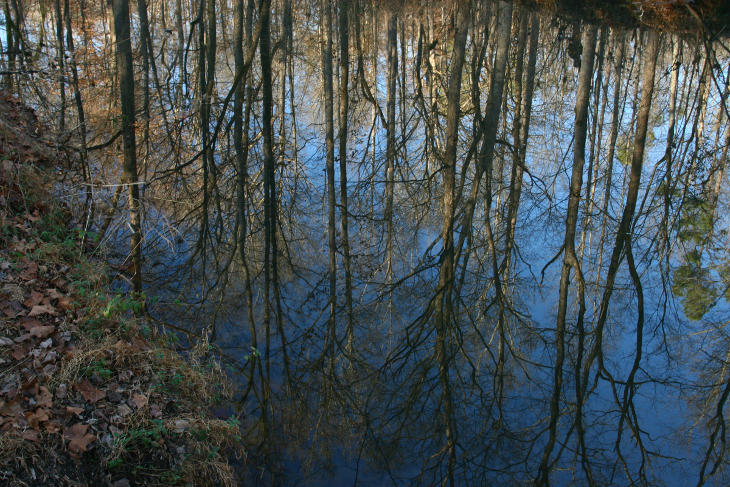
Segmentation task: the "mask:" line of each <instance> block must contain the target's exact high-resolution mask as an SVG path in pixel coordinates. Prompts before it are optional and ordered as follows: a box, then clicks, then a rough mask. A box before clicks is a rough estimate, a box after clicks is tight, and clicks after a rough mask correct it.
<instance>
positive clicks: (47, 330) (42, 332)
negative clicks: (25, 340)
mask: <svg viewBox="0 0 730 487" xmlns="http://www.w3.org/2000/svg"><path fill="white" fill-rule="evenodd" d="M54 331H56V327H55V326H51V325H49V326H36V327H35V328H33V329H31V330H30V334H31V335H32V336H34V337H36V338H46V337H47V336H49V335H51V334H52V333H53V332H54Z"/></svg>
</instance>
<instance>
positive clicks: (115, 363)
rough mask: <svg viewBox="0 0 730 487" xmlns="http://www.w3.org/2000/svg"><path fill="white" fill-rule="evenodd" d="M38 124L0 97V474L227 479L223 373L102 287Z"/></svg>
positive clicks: (102, 481)
mask: <svg viewBox="0 0 730 487" xmlns="http://www.w3.org/2000/svg"><path fill="white" fill-rule="evenodd" d="M43 132H44V130H43V127H41V126H39V124H38V122H37V120H36V117H35V115H34V114H33V112H32V111H31V110H29V109H28V108H26V107H24V106H23V105H22V104H20V103H19V102H17V101H15V100H14V99H12V98H10V97H8V96H7V95H6V94H3V93H0V283H1V284H0V285H1V286H2V287H1V288H0V483H2V484H3V485H9V486H26V485H44V486H54V485H59V486H60V485H100V486H101V485H112V486H116V487H123V486H127V485H178V484H180V485H190V484H193V485H234V484H235V478H234V477H235V475H234V468H233V466H232V463H233V462H234V461H235V462H237V461H238V460H235V459H236V458H238V459H241V458H245V448H244V445H243V440H242V438H241V433H240V431H239V422H238V419H237V418H236V417H235V416H231V417H229V418H223V419H221V418H217V417H215V416H214V415H213V414H212V411H213V410H214V409H215V408H216V405H219V404H221V403H225V402H226V401H227V400H230V397H231V390H230V388H229V387H228V383H227V380H226V377H225V375H224V373H223V372H222V370H221V369H220V367H219V365H218V363H217V361H216V360H215V358H214V357H212V356H211V354H210V349H209V347H207V346H205V344H198V345H197V346H196V348H195V349H194V350H192V351H190V353H188V354H187V356H186V357H184V358H183V357H182V356H181V355H179V354H178V353H176V352H175V351H174V346H173V343H172V341H171V340H170V339H168V338H166V337H165V336H163V335H161V334H159V333H158V332H157V330H156V329H155V328H154V327H152V326H150V325H149V324H148V323H147V322H146V320H145V318H144V317H143V316H142V315H141V314H140V313H138V311H140V307H141V304H140V302H139V301H136V300H134V299H131V298H130V297H128V296H125V295H122V294H112V293H110V292H109V291H108V282H109V280H110V278H111V277H112V276H113V275H114V274H113V272H112V271H111V269H110V268H109V267H108V265H106V264H105V263H104V262H103V261H101V260H99V259H96V258H90V257H88V256H87V255H86V254H85V252H84V247H83V246H82V241H88V242H93V236H89V238H87V239H84V238H83V237H84V236H83V234H82V233H83V232H82V231H81V230H80V229H78V228H77V227H76V226H75V225H74V224H73V221H72V217H71V211H70V210H69V209H68V208H67V207H64V205H62V204H61V203H59V202H58V201H57V200H54V199H52V198H50V197H49V195H50V194H51V193H52V189H53V184H54V177H55V175H56V174H57V173H56V171H55V169H56V166H57V165H59V164H61V159H62V157H61V156H62V154H61V153H59V152H58V150H57V148H55V147H54V146H53V145H52V144H50V143H48V142H47V141H46V140H45V139H44V138H43V137H42V136H41V134H42V133H43ZM219 409H225V408H219Z"/></svg>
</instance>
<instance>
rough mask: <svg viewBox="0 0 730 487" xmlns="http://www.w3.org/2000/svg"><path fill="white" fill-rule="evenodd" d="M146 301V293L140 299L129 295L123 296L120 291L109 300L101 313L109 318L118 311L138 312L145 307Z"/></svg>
mask: <svg viewBox="0 0 730 487" xmlns="http://www.w3.org/2000/svg"><path fill="white" fill-rule="evenodd" d="M144 302H145V296H144V294H143V295H141V296H140V297H139V299H135V298H132V297H129V296H122V295H121V294H120V293H117V294H115V295H114V297H112V299H110V300H109V302H108V303H107V304H106V306H105V307H104V310H103V311H102V312H101V314H102V316H104V318H109V317H110V316H112V315H114V314H117V313H127V312H129V311H131V312H133V313H135V314H138V313H140V312H142V310H143V309H144Z"/></svg>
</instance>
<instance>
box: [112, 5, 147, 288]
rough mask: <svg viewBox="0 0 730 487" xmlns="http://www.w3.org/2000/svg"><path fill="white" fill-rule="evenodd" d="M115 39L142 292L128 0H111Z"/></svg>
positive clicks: (133, 247)
mask: <svg viewBox="0 0 730 487" xmlns="http://www.w3.org/2000/svg"><path fill="white" fill-rule="evenodd" d="M112 14H113V16H114V39H115V45H116V59H117V73H118V76H119V100H120V104H121V107H122V140H123V142H124V169H123V183H124V184H126V185H127V187H128V189H129V199H128V202H129V225H130V227H131V229H132V235H131V237H130V241H129V245H130V253H131V256H132V273H133V276H132V289H133V290H134V292H135V293H136V294H138V295H139V294H141V293H142V231H141V227H140V217H139V184H138V179H137V145H136V142H135V134H134V124H135V111H134V68H133V65H132V40H131V37H130V32H129V2H128V0H112Z"/></svg>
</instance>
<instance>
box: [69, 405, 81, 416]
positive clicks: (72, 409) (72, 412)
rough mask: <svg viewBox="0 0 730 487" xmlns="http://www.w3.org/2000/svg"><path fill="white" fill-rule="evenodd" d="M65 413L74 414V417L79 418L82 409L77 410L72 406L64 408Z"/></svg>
mask: <svg viewBox="0 0 730 487" xmlns="http://www.w3.org/2000/svg"><path fill="white" fill-rule="evenodd" d="M66 412H67V413H69V414H75V415H76V416H81V413H83V412H84V408H77V407H74V406H66Z"/></svg>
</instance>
